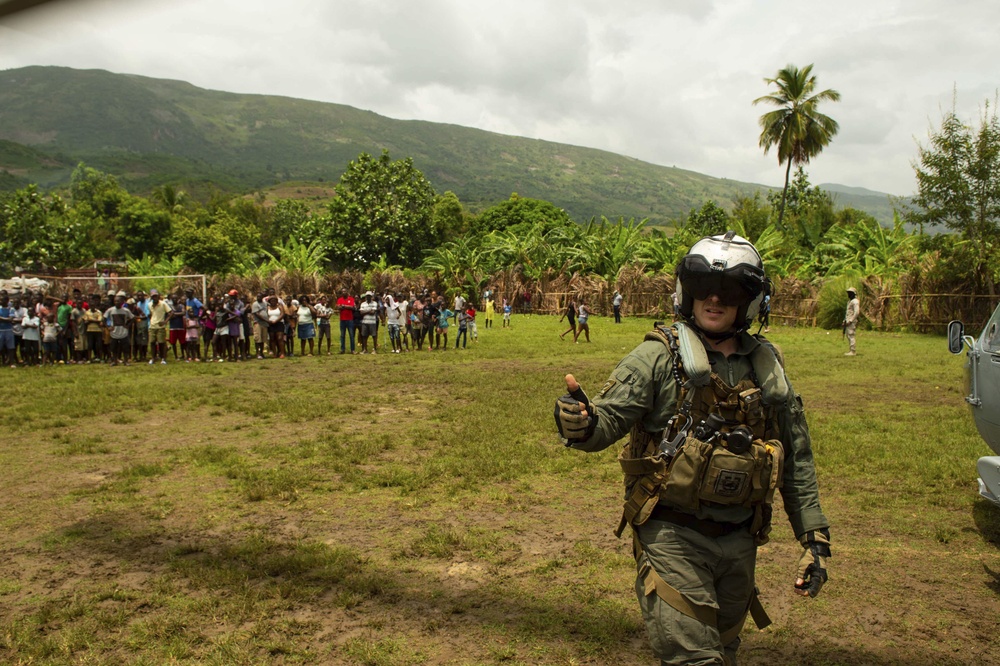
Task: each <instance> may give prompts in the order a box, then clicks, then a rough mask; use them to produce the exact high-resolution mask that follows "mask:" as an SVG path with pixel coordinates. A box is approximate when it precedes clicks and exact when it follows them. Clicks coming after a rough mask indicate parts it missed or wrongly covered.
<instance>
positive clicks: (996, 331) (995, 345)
mask: <svg viewBox="0 0 1000 666" xmlns="http://www.w3.org/2000/svg"><path fill="white" fill-rule="evenodd" d="M997 314H1000V310H998V312H997V313H994V315H993V320H992V321H990V323H989V325H988V326H987V327H986V336H985V337H984V339H983V346H984V347H985V348H986V351H988V352H992V353H1000V321H997Z"/></svg>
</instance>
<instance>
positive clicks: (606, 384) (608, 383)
mask: <svg viewBox="0 0 1000 666" xmlns="http://www.w3.org/2000/svg"><path fill="white" fill-rule="evenodd" d="M617 383H618V382H617V381H615V379H614V378H611V379H609V380H608V381H606V382H604V386H602V387H601V392H600V393H599V395H600V396H601V397H602V398H603V397H604V394H605V393H607V392H608V391H610V390H611V389H612V388H613V387H614V385H615V384H617Z"/></svg>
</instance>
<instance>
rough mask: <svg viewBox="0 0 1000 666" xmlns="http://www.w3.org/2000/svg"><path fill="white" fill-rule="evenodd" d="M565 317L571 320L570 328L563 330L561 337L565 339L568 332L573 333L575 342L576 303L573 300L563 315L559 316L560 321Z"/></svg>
mask: <svg viewBox="0 0 1000 666" xmlns="http://www.w3.org/2000/svg"><path fill="white" fill-rule="evenodd" d="M563 319H566V320H567V321H569V328H567V329H566V330H565V331H563V332H562V333H560V334H559V338H560V339H565V338H566V334H567V333H572V334H573V341H574V342H575V341H576V303H575V302H573V301H572V300H571V301H570V302H569V305H567V306H566V312H564V313H563V316H562V317H559V321H560V322H561V321H562V320H563Z"/></svg>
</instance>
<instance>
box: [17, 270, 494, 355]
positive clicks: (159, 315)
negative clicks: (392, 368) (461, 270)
mask: <svg viewBox="0 0 1000 666" xmlns="http://www.w3.org/2000/svg"><path fill="white" fill-rule="evenodd" d="M206 301H207V302H204V303H203V302H202V301H201V300H200V299H199V298H197V297H196V296H195V294H194V290H192V289H187V290H185V291H176V292H174V293H172V294H160V293H159V292H158V291H157V290H156V289H150V290H149V293H148V294H147V293H146V292H145V291H143V290H138V291H136V292H134V293H128V292H126V291H123V290H117V291H116V290H113V289H112V290H109V291H107V292H106V294H103V295H102V294H100V293H92V294H83V293H81V291H80V290H79V289H74V290H72V291H71V292H69V293H66V294H63V295H61V296H59V295H55V294H44V293H42V292H31V291H27V292H25V293H23V294H15V295H14V296H10V295H9V294H8V293H7V292H6V291H0V363H2V364H3V365H9V366H10V367H16V366H18V365H27V366H36V365H43V364H50V365H51V364H80V363H107V364H110V365H118V364H122V365H129V364H130V363H145V364H149V365H153V364H166V363H167V362H168V359H170V360H171V361H178V362H180V361H183V362H187V363H200V362H220V363H221V362H226V361H229V362H239V361H246V360H249V359H254V358H256V359H264V358H288V357H292V356H295V354H296V344H295V342H296V340H298V354H299V355H304V356H313V355H318V354H323V353H325V354H327V355H330V354H333V353H336V352H337V351H339V353H341V354H347V353H351V354H377V353H379V352H380V351H382V352H383V353H395V354H401V353H404V352H414V351H424V350H425V349H426V350H427V351H434V350H442V351H443V350H446V349H448V348H449V345H450V344H451V343H452V342H453V343H454V347H455V349H464V348H466V347H467V346H468V343H469V340H470V338H471V340H472V341H473V342H476V341H478V339H479V327H478V322H477V319H482V321H483V324H484V326H485V327H487V328H489V327H492V325H493V317H494V314H495V313H496V312H497V307H496V303H495V301H494V296H493V293H492V291H491V290H489V289H487V290H486V291H485V292H484V293H483V295H482V307H483V314H482V317H480V313H479V312H477V310H476V308H475V306H474V305H473V304H472V303H470V302H468V301H467V300H466V299H465V297H464V296H462V295H458V296H455V297H454V299H453V300H452V301H451V303H450V304H449V303H446V302H445V298H444V296H442V295H439V294H438V293H437V292H434V291H427V290H424V291H423V292H421V293H415V292H413V291H411V292H409V293H408V294H401V293H385V294H381V295H380V296H376V295H375V294H374V293H373V292H371V291H367V292H365V293H364V294H363V295H361V296H360V297H358V298H355V297H354V296H352V295H351V294H349V293H348V290H347V289H342V290H341V292H340V294H339V296H338V297H337V298H336V299H335V300H334V299H333V298H332V297H330V298H328V297H327V295H326V294H301V295H298V296H290V295H286V294H283V295H278V294H276V293H275V291H274V289H269V290H267V291H263V292H261V293H258V294H256V295H255V296H254V297H252V298H248V299H247V300H244V295H243V294H240V293H239V292H238V291H237V290H236V289H232V290H230V291H228V292H227V293H225V294H224V295H219V296H212V297H210V298H206ZM248 301H249V302H248ZM449 305H450V307H449ZM502 311H503V315H504V326H508V325H509V321H510V306H509V305H508V304H507V302H506V300H504V301H503V310H502ZM334 320H336V321H337V322H338V323H339V343H340V344H339V350H338V349H337V346H336V341H335V340H334V338H333V334H334V331H333V323H332V322H333V321H334ZM382 331H384V332H385V334H384V337H382V335H381V333H382ZM452 332H453V333H452ZM449 333H452V340H451V341H449ZM380 338H381V344H380ZM324 341H325V345H326V346H325V349H324ZM386 341H387V342H386ZM251 343H252V344H251ZM425 345H426V347H425Z"/></svg>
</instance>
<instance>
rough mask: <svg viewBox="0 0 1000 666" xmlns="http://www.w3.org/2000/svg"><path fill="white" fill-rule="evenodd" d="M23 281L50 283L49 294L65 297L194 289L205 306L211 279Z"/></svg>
mask: <svg viewBox="0 0 1000 666" xmlns="http://www.w3.org/2000/svg"><path fill="white" fill-rule="evenodd" d="M22 277H24V278H39V279H41V280H45V281H46V282H48V283H49V289H48V294H49V295H55V296H58V297H60V298H61V297H62V296H64V295H65V294H67V293H70V294H71V293H72V292H73V290H74V289H79V290H80V292H81V293H82V294H84V295H87V296H89V295H91V294H100V295H101V296H104V295H105V294H106V293H107V292H109V291H114V292H116V293H117V292H119V291H124V292H125V293H127V294H128V295H129V296H130V297H131V296H133V295H135V293H136V292H137V291H140V290H142V291H144V292H146V293H147V294H148V293H149V290H150V289H156V290H157V291H159V292H160V293H161V294H163V295H167V294H172V293H174V292H176V291H178V290H180V291H185V290H187V289H193V290H195V291H201V300H202V302H203V303H204V302H205V301H206V300H207V298H208V276H207V275H204V274H202V273H192V274H190V275H129V276H127V277H123V276H120V275H115V276H107V275H95V276H93V277H58V276H54V275H27V274H26V275H23V276H22Z"/></svg>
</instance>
